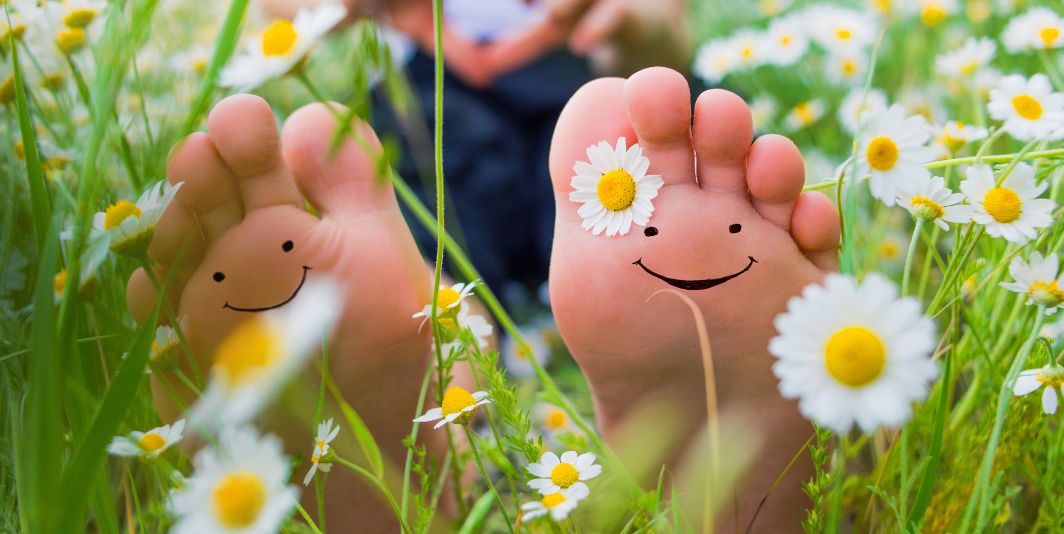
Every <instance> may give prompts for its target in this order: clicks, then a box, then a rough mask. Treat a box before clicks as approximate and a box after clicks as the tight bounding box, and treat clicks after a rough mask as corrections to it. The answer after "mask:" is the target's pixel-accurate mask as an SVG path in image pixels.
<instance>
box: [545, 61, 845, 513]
mask: <svg viewBox="0 0 1064 534" xmlns="http://www.w3.org/2000/svg"><path fill="white" fill-rule="evenodd" d="M690 102H691V96H690V91H689V89H688V84H687V82H686V80H685V79H684V78H683V76H682V75H680V74H679V73H677V72H675V71H672V70H669V69H664V68H651V69H647V70H644V71H641V72H639V73H636V74H635V75H634V76H632V77H631V78H630V79H628V80H624V79H617V78H611V79H601V80H596V81H594V82H591V83H589V84H588V85H586V86H584V87H583V88H582V89H581V90H580V91H579V92H578V93H577V94H576V95H575V96H574V97H573V98H572V100H570V102H569V104H568V106H567V107H566V108H565V111H564V112H563V113H562V115H561V118H560V121H559V124H558V128H557V131H556V133H555V136H554V140H553V145H552V149H551V156H550V157H551V160H550V167H551V175H552V177H553V182H554V189H555V193H556V198H557V207H558V210H557V212H558V216H557V223H556V226H555V238H554V251H553V257H552V263H551V273H550V274H551V277H550V289H551V303H552V306H553V309H554V314H555V318H556V320H557V323H558V326H559V328H560V330H561V333H562V336H563V337H564V339H565V342H566V344H567V345H568V347H569V349H570V350H571V351H572V354H573V356H574V357H575V358H576V360H577V362H578V363H579V364H580V366H581V367H582V369H583V371H584V373H585V374H586V376H587V379H588V381H589V383H590V385H591V389H592V393H593V394H594V398H595V406H596V410H597V412H598V420H599V423H600V425H601V426H602V429H603V431H604V432H605V434H606V437H607V439H611V438H615V437H616V433H617V431H618V430H619V424H620V423H621V422H622V421H623V420H624V419H625V417H626V416H627V415H629V414H631V413H632V412H633V411H635V409H636V408H637V407H642V406H646V405H647V404H648V403H655V402H656V403H661V404H658V406H662V407H663V408H662V409H663V410H664V411H662V412H661V413H662V415H663V416H665V415H669V416H672V419H674V420H677V421H681V422H687V426H686V428H684V429H683V433H684V434H685V437H687V438H690V437H691V436H692V435H693V434H694V433H695V432H697V431H698V430H699V429H700V428H701V427H702V425H703V424H704V422H705V420H706V411H705V410H706V408H705V407H706V403H705V398H706V392H705V386H704V381H703V370H702V361H701V356H700V351H699V348H698V338H697V336H696V333H695V329H694V328H693V326H694V325H693V319H692V315H691V312H690V310H689V309H688V308H687V306H685V305H684V304H683V303H682V302H680V301H679V300H678V299H675V298H671V297H668V296H659V297H657V298H654V299H652V300H649V301H648V299H650V298H651V296H652V295H654V293H655V292H657V291H659V290H662V289H674V290H677V289H678V290H681V291H682V292H683V293H684V294H685V295H687V296H688V297H690V298H691V299H693V300H694V301H695V302H696V303H697V304H698V306H699V307H700V309H701V311H702V313H703V315H704V316H705V321H706V326H707V328H708V331H709V336H710V339H711V343H712V349H713V359H714V366H715V369H716V384H717V394H718V398H719V400H720V406H721V409H722V410H728V411H733V412H740V413H743V414H746V417H745V418H744V421H745V423H744V424H747V425H749V429H750V430H752V431H756V432H758V433H759V434H760V435H761V436H763V438H764V444H765V446H764V448H763V449H762V450H761V452H760V454H759V455H758V456H757V460H756V461H755V466H754V467H753V468H752V472H751V473H749V474H748V475H747V477H746V478H745V480H744V483H743V487H742V488H741V490H740V491H739V495H738V503H737V508H736V510H737V513H736V514H732V513H731V511H732V506H731V505H730V504H731V503H728V506H724V507H723V509H724V510H726V511H727V513H723V512H722V514H721V515H720V516H719V517H720V521H718V527H722V526H723V525H725V524H727V525H733V526H734V525H735V524H736V523H738V526H741V528H743V529H745V528H746V527H747V525H748V524H749V522H750V519H751V518H752V517H753V515H754V510H755V509H756V507H757V505H758V502H759V501H760V500H761V498H762V497H764V496H765V495H766V494H767V493H768V490H769V487H770V486H771V485H772V482H773V481H774V479H775V478H776V477H777V476H778V475H779V474H780V473H781V472H783V470H784V468H785V467H786V466H787V464H788V462H790V460H791V458H792V457H793V456H794V454H795V453H796V452H797V451H798V450H799V449H800V448H801V447H802V444H803V443H804V442H805V441H806V439H808V438H809V437H810V436H811V434H812V428H811V426H810V425H809V424H808V423H807V422H805V421H804V420H803V419H802V417H801V416H800V415H799V413H798V410H797V406H796V405H795V404H794V403H792V402H789V401H785V400H783V399H782V398H781V397H780V395H779V393H778V391H777V387H776V385H777V381H776V378H775V377H774V376H773V374H772V370H771V366H772V363H773V359H772V358H771V357H770V355H769V353H768V343H769V339H771V338H772V337H773V336H774V335H775V329H774V327H773V319H774V318H775V317H776V315H777V314H779V313H780V312H782V311H784V310H785V308H786V302H787V300H788V299H789V298H791V297H792V296H795V295H797V294H798V293H799V292H800V291H801V290H802V288H803V287H805V286H806V285H807V284H810V283H813V282H817V281H819V280H821V279H822V277H823V274H824V273H825V272H827V271H831V270H834V269H835V268H836V261H837V259H836V248H837V245H838V239H839V237H838V235H839V228H838V222H837V214H836V211H835V208H834V206H833V205H832V203H831V202H830V201H829V200H828V199H827V198H826V197H824V196H823V195H820V194H817V193H812V194H810V193H805V194H802V193H801V191H802V186H803V183H804V177H805V171H804V165H803V160H802V156H801V154H800V153H799V151H798V149H797V147H795V145H794V144H793V143H792V142H791V141H789V140H788V139H786V138H784V137H780V136H776V135H767V136H764V137H761V138H759V139H758V140H757V141H756V142H752V141H753V134H752V126H751V118H750V111H749V109H748V108H747V106H746V104H745V103H744V102H743V101H742V99H741V98H739V97H738V96H736V95H734V94H732V93H729V92H727V91H723V90H711V91H707V92H705V93H703V94H702V95H701V96H700V97H699V98H698V101H697V103H696V104H695V108H694V115H693V116H694V119H693V122H692V110H691V105H690ZM692 124H693V128H692ZM620 138H626V139H627V140H628V145H629V146H631V145H632V144H634V143H635V142H637V141H638V143H639V144H640V146H641V147H642V149H643V150H644V154H645V156H646V157H647V158H648V159H649V162H650V166H649V170H648V171H647V173H646V174H648V175H660V176H661V179H662V180H663V181H664V185H663V186H661V188H660V191H659V192H658V194H657V196H656V198H653V200H652V203H653V214H652V215H651V216H650V218H649V221H647V222H646V226H645V227H644V226H640V225H639V224H638V223H637V224H633V225H631V229H630V231H629V232H628V233H627V234H625V235H615V236H613V237H609V236H608V234H609V233H613V232H612V230H614V229H615V228H616V227H613V228H605V231H603V232H602V233H601V234H600V235H594V234H593V230H594V228H590V229H585V228H584V227H583V226H582V223H583V221H584V218H583V217H582V215H583V216H585V217H587V216H594V215H595V210H594V209H593V208H591V207H589V208H584V209H582V210H581V207H582V204H584V203H586V202H588V201H593V200H594V199H595V198H597V199H599V200H601V199H603V198H604V195H605V203H606V204H607V205H610V206H615V207H617V208H622V207H624V206H621V204H631V202H630V198H629V197H630V196H631V195H629V194H628V193H630V194H634V195H636V196H637V197H643V196H647V195H646V191H645V190H646V189H648V188H649V189H650V190H652V189H653V188H654V186H653V185H652V184H648V185H645V186H643V185H641V186H638V187H634V188H630V187H632V186H631V184H630V182H628V183H626V184H625V187H621V189H620V190H617V189H614V190H613V191H612V193H611V191H609V190H608V189H609V188H608V187H606V185H603V181H600V179H599V178H598V177H597V176H596V177H595V178H594V179H592V180H591V182H588V183H587V184H583V185H584V186H585V187H584V189H586V190H588V191H589V192H588V193H585V194H583V195H579V194H578V195H577V198H576V199H575V201H574V200H571V199H570V195H571V194H572V193H573V192H574V191H575V189H574V187H575V184H576V182H578V181H579V180H577V179H574V174H577V172H574V165H575V164H577V163H578V162H587V163H590V164H593V165H594V164H596V163H597V164H598V165H597V166H599V167H601V166H602V165H606V166H609V165H611V162H609V161H608V160H606V159H605V158H600V159H599V161H597V162H596V161H595V160H594V159H590V158H589V154H588V147H589V146H591V145H595V144H598V143H600V142H602V141H605V142H606V143H607V144H609V145H616V144H617V141H618V139H620ZM619 161H620V164H622V165H623V163H624V161H623V159H622V160H619ZM581 168H582V169H584V171H585V172H586V171H588V169H590V168H591V167H590V166H588V165H582V166H581ZM609 170H613V169H607V170H599V171H598V172H599V173H606V175H607V176H608V175H612V174H614V173H609V172H608V171H609ZM636 174H638V172H636ZM625 176H627V175H624V174H620V175H617V176H613V177H612V178H611V179H621V178H624V177H625ZM584 181H587V180H584ZM592 182H594V183H592ZM589 184H590V188H589V186H588V185H589ZM607 185H608V184H607ZM629 188H630V189H629ZM625 191H627V193H625ZM622 193H625V194H622ZM592 197H595V198H592ZM622 197H623V198H622ZM635 208H637V211H639V212H640V213H642V216H646V215H647V213H646V210H645V209H641V208H640V207H639V205H638V202H637V205H636V206H635ZM578 210H581V211H579V212H578ZM637 215H638V214H637ZM638 220H639V218H638V217H637V221H638ZM622 228H623V227H622ZM724 438H725V439H726V438H727V436H724ZM684 442H686V440H681V441H680V443H684ZM811 469H812V467H811V463H810V461H809V459H808V457H807V456H806V457H805V458H803V459H802V461H799V462H798V463H797V464H796V465H795V467H794V468H792V469H791V471H790V473H789V474H788V476H787V477H786V479H785V480H784V481H783V483H782V485H781V486H780V487H779V488H778V489H777V490H776V491H775V492H774V493H773V494H772V496H771V497H770V498H769V499H768V501H767V503H766V504H765V507H764V509H763V510H761V512H760V513H759V514H758V516H757V522H756V524H755V525H754V531H755V532H784V531H794V530H800V521H801V518H802V509H803V506H804V505H805V503H806V501H805V498H804V497H803V494H802V491H801V482H802V481H803V480H804V479H805V478H807V477H808V475H809V473H810V472H811Z"/></svg>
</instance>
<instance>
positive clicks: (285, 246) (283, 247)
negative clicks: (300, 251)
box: [281, 241, 296, 252]
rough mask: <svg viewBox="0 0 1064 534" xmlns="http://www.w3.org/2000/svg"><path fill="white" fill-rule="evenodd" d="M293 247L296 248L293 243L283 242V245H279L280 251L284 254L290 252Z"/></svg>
mask: <svg viewBox="0 0 1064 534" xmlns="http://www.w3.org/2000/svg"><path fill="white" fill-rule="evenodd" d="M295 246H296V244H295V243H293V242H291V241H285V242H284V244H283V245H281V250H283V251H285V252H292V249H293V248H295Z"/></svg>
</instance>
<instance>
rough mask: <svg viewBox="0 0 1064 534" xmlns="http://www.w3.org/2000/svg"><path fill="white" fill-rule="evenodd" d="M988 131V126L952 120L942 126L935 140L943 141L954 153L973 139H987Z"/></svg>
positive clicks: (943, 144)
mask: <svg viewBox="0 0 1064 534" xmlns="http://www.w3.org/2000/svg"><path fill="white" fill-rule="evenodd" d="M988 133H989V132H988V131H987V129H986V128H980V127H978V126H972V125H967V124H964V123H963V122H961V121H950V122H947V123H946V125H945V126H943V127H942V129H941V130H940V133H939V135H938V137H936V138H935V141H936V142H938V143H941V144H942V146H944V147H946V149H947V150H948V151H949V152H950V153H953V152H957V151H958V150H960V149H961V148H962V147H964V145H967V144H968V143H971V142H972V141H979V140H980V139H986V136H987V134H988Z"/></svg>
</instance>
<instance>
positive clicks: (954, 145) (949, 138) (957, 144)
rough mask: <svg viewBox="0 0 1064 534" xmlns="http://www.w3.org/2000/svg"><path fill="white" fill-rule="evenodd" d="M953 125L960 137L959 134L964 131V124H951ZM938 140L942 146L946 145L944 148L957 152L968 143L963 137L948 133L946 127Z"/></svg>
mask: <svg viewBox="0 0 1064 534" xmlns="http://www.w3.org/2000/svg"><path fill="white" fill-rule="evenodd" d="M953 125H954V127H956V129H957V135H961V132H963V131H964V123H962V122H960V121H958V122H955V123H953ZM939 140H940V141H942V144H944V145H946V148H948V149H950V150H951V151H955V150H958V149H960V148H961V147H962V146H964V145H966V144H967V143H968V140H967V139H965V138H963V137H956V136H954V135H953V133H952V132H951V131H950V129H949V126H946V127H945V128H943V129H942V137H939Z"/></svg>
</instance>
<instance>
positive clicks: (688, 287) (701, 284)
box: [632, 223, 757, 291]
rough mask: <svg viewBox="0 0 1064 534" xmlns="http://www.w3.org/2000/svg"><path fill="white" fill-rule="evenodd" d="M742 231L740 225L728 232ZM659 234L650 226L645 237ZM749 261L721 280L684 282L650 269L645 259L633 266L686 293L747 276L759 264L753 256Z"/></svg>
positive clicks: (733, 226) (706, 279)
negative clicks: (740, 268)
mask: <svg viewBox="0 0 1064 534" xmlns="http://www.w3.org/2000/svg"><path fill="white" fill-rule="evenodd" d="M742 231H743V225H741V224H738V223H735V224H732V225H730V226H729V227H728V232H729V233H731V234H738V233H739V232H742ZM659 233H660V232H659V231H658V229H657V227H654V226H648V227H646V228H645V229H644V230H643V235H645V236H646V237H648V238H653V237H655V236H657V235H658V234H659ZM747 259H748V260H749V263H747V264H746V267H744V268H743V269H742V270H739V271H737V272H735V273H733V274H729V275H727V276H722V277H720V278H705V279H701V280H684V279H681V278H672V277H669V276H665V275H663V274H660V273H658V272H656V271H654V270H653V269H651V268H650V267H647V266H646V264H645V263H644V262H643V258H639V259H638V260H635V261H634V262H632V265H637V266H639V268H641V269H643V271H645V272H646V273H647V274H649V275H650V276H653V277H654V278H657V279H658V280H661V281H662V282H665V283H666V284H669V285H670V286H672V287H675V288H678V289H683V290H685V291H705V290H707V289H710V288H714V287H717V286H719V285H721V284H723V283H725V282H730V281H732V280H734V279H736V278H738V277H740V276H742V275H744V274H746V272H747V271H749V270H750V269H751V268H753V266H754V264H755V263H757V260H756V259H754V257H753V256H747Z"/></svg>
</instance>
